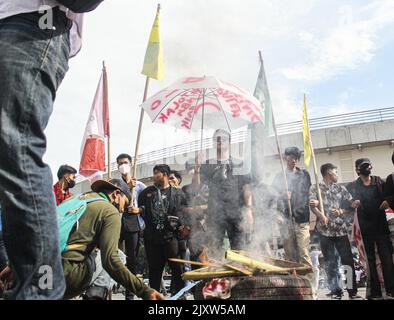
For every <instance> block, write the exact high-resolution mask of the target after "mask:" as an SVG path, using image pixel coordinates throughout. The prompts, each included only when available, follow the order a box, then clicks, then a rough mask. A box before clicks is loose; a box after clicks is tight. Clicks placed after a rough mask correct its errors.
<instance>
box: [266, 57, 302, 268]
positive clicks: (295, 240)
mask: <svg viewBox="0 0 394 320" xmlns="http://www.w3.org/2000/svg"><path fill="white" fill-rule="evenodd" d="M259 58H260V63H261V66H262V68H264V60H263V56H262V54H261V51H259ZM263 70H264V69H263ZM264 73H265V70H264ZM264 78H265V80H266V81H267V77H264ZM265 86H266V87H267V96H268V97H267V99H268V100H269V101H271V97H270V94H269V90H268V83H267V82H266V83H265ZM271 115H272V126H273V128H274V132H275V141H276V149H277V152H278V155H279V160H280V166H281V169H282V174H283V181H284V184H285V191H286V199H287V206H288V208H289V218H290V227H291V229H292V234H293V241H294V243H295V248H296V256H297V260H298V257H299V252H298V246H297V237H296V233H295V227H294V221H293V209H292V206H291V200H290V198H289V196H288V194H289V183H288V181H287V176H286V168H285V164H284V161H283V156H282V148H281V145H280V141H279V134H278V129H277V127H276V122H275V115H274V109H273V107H272V103H271Z"/></svg>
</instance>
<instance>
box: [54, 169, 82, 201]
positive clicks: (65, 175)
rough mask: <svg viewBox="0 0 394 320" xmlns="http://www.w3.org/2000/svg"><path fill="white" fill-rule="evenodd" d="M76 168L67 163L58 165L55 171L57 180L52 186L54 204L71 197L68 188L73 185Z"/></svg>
mask: <svg viewBox="0 0 394 320" xmlns="http://www.w3.org/2000/svg"><path fill="white" fill-rule="evenodd" d="M76 174H77V170H76V169H75V168H73V167H71V166H69V165H67V164H64V165H62V166H60V168H59V170H58V171H57V178H58V179H59V181H58V182H56V184H55V185H54V186H53V192H54V194H55V200H56V205H59V204H61V203H62V202H63V201H64V200H67V199H69V198H71V197H72V193H71V191H70V189H72V188H74V187H75V179H76Z"/></svg>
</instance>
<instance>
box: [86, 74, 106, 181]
mask: <svg viewBox="0 0 394 320" xmlns="http://www.w3.org/2000/svg"><path fill="white" fill-rule="evenodd" d="M109 136H110V129H109V108H108V83H107V72H106V70H105V67H104V69H103V73H102V75H101V78H100V82H99V84H98V87H97V91H96V96H95V97H94V101H93V105H92V108H91V109H90V114H89V119H88V122H87V124H86V129H85V134H84V138H83V141H82V146H81V163H80V166H79V173H80V174H81V175H83V176H85V177H92V176H93V175H96V174H98V173H100V172H104V171H105V138H106V137H109Z"/></svg>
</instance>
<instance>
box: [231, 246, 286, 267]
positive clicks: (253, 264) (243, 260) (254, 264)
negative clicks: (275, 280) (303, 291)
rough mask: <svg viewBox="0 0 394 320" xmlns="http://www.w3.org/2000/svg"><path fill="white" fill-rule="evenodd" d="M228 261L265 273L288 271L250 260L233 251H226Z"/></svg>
mask: <svg viewBox="0 0 394 320" xmlns="http://www.w3.org/2000/svg"><path fill="white" fill-rule="evenodd" d="M226 259H229V260H232V261H236V262H240V263H242V264H244V265H245V266H248V267H250V268H252V269H259V270H263V271H265V272H268V271H272V272H287V271H288V269H286V268H281V267H276V266H273V265H271V264H268V263H264V262H260V261H257V260H254V259H252V258H249V257H247V256H244V255H241V254H239V253H235V252H234V251H232V250H227V251H226Z"/></svg>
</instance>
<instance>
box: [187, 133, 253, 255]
mask: <svg viewBox="0 0 394 320" xmlns="http://www.w3.org/2000/svg"><path fill="white" fill-rule="evenodd" d="M213 143H214V147H215V149H216V150H215V151H216V157H214V158H212V159H208V160H207V161H206V162H205V163H203V164H202V165H201V164H199V161H197V164H196V167H195V172H194V174H195V177H194V179H193V183H194V184H195V187H196V188H195V189H196V190H199V188H200V187H201V185H207V186H208V189H209V196H208V209H207V247H208V248H209V250H210V251H209V253H210V254H213V255H214V256H216V257H222V256H223V241H224V237H225V233H227V236H228V238H229V241H230V246H231V249H233V250H241V249H243V247H244V246H245V233H244V231H243V230H244V223H245V222H246V224H247V225H248V226H250V229H251V228H252V226H253V212H252V192H251V187H250V183H251V179H250V175H249V174H248V173H246V172H245V170H244V166H243V162H242V161H240V160H238V159H235V158H233V157H232V156H231V135H230V133H229V132H227V131H225V130H222V129H218V130H216V131H215V134H214V136H213Z"/></svg>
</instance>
